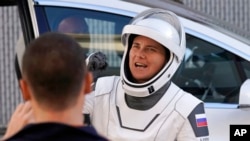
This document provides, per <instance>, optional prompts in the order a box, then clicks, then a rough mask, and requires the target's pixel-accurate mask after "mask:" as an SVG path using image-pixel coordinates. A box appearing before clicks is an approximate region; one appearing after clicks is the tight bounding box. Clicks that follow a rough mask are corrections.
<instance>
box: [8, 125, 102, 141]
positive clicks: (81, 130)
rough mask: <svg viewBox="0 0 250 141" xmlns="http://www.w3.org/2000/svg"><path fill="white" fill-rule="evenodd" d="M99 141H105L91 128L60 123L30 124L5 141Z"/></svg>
mask: <svg viewBox="0 0 250 141" xmlns="http://www.w3.org/2000/svg"><path fill="white" fill-rule="evenodd" d="M85 139H86V140H89V141H91V140H93V141H94V140H100V141H105V140H106V139H105V138H103V137H101V136H99V135H98V134H97V132H96V130H95V129H94V128H93V127H91V126H79V127H73V126H68V125H65V124H60V123H42V124H30V125H27V126H26V127H24V128H23V129H22V130H21V131H20V132H18V133H17V134H15V135H14V136H12V137H10V138H9V139H7V140H6V141H33V140H34V141H42V140H46V141H50V140H51V141H52V140H60V141H66V140H72V141H78V140H79V141H80V140H85Z"/></svg>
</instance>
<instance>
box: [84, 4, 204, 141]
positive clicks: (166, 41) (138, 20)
mask: <svg viewBox="0 0 250 141" xmlns="http://www.w3.org/2000/svg"><path fill="white" fill-rule="evenodd" d="M122 43H123V45H124V47H125V50H124V55H123V59H122V64H121V71H120V74H121V76H120V77H119V76H109V77H102V78H99V79H98V80H97V82H96V86H95V91H93V93H92V94H90V95H87V97H86V102H85V106H84V107H85V108H84V114H89V116H90V121H91V124H92V125H93V126H94V127H95V128H96V129H97V131H98V132H99V133H101V134H102V135H104V136H106V137H108V138H109V139H110V140H113V141H153V140H154V141H208V140H209V133H208V126H207V120H206V115H205V111H204V105H203V102H202V101H200V100H199V99H197V98H196V97H194V96H192V95H191V94H189V93H187V92H184V91H183V90H181V89H180V88H179V87H178V86H176V85H175V84H174V83H173V82H171V78H172V76H173V75H174V74H175V72H176V70H177V69H178V67H179V66H180V64H181V62H182V59H183V57H184V53H185V49H186V44H185V32H184V29H183V27H182V25H181V23H180V21H179V19H178V17H177V16H176V15H175V14H174V13H172V12H170V11H166V10H162V9H148V10H146V11H144V12H142V13H140V14H139V15H138V16H136V17H135V18H134V19H132V21H131V22H130V24H128V25H126V26H125V27H124V28H123V32H122Z"/></svg>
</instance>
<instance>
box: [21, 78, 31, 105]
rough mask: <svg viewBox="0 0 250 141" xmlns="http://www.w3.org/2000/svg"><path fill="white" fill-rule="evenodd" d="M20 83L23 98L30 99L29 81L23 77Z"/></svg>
mask: <svg viewBox="0 0 250 141" xmlns="http://www.w3.org/2000/svg"><path fill="white" fill-rule="evenodd" d="M19 83H20V87H21V91H22V96H23V99H24V100H25V101H27V100H30V91H29V89H28V84H27V82H26V81H25V80H23V79H21V80H20V81H19Z"/></svg>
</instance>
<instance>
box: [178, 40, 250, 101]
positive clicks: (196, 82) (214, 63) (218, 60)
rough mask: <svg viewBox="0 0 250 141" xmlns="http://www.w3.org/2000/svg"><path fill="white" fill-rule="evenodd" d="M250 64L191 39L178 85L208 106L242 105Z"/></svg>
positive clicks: (179, 71) (214, 47)
mask: <svg viewBox="0 0 250 141" xmlns="http://www.w3.org/2000/svg"><path fill="white" fill-rule="evenodd" d="M249 67H250V64H249V62H247V61H244V60H243V59H242V58H239V57H238V56H236V55H234V54H232V53H230V52H228V51H226V50H224V49H222V48H220V47H218V46H216V45H214V44H211V43H209V42H207V41H204V40H202V39H199V38H197V37H193V36H190V35H187V50H186V54H185V59H184V61H183V63H182V65H181V67H180V69H179V70H178V72H177V74H176V75H175V76H174V82H175V83H176V84H177V85H179V86H180V87H182V88H183V89H184V90H186V91H188V92H190V93H192V94H193V95H195V96H196V97H198V98H200V99H201V100H203V101H205V102H219V103H238V98H239V90H240V86H241V84H242V82H243V81H244V80H245V79H246V78H247V77H248V78H249Z"/></svg>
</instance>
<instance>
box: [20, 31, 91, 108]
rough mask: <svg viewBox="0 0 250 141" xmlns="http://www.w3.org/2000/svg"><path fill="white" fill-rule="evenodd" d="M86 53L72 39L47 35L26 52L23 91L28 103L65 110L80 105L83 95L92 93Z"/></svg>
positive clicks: (36, 40) (52, 34)
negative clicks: (79, 98)
mask: <svg viewBox="0 0 250 141" xmlns="http://www.w3.org/2000/svg"><path fill="white" fill-rule="evenodd" d="M84 54H85V53H84V51H83V49H82V48H81V46H80V45H79V44H78V43H77V42H76V41H75V40H74V39H72V38H71V37H69V36H67V35H64V34H60V33H45V34H43V35H41V36H40V37H38V38H37V39H35V40H33V41H32V42H31V43H30V44H29V46H28V47H27V48H26V50H25V53H24V56H23V61H22V70H23V71H22V73H23V80H21V88H22V92H23V95H24V98H25V99H26V100H35V101H36V102H37V103H38V104H39V105H40V106H41V107H42V108H49V109H51V110H63V109H66V108H68V107H69V106H71V105H72V104H75V103H76V100H77V98H78V97H79V95H81V94H82V95H83V94H84V93H88V92H90V83H91V81H92V80H91V77H90V75H89V73H87V69H86V64H85V58H84Z"/></svg>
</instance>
